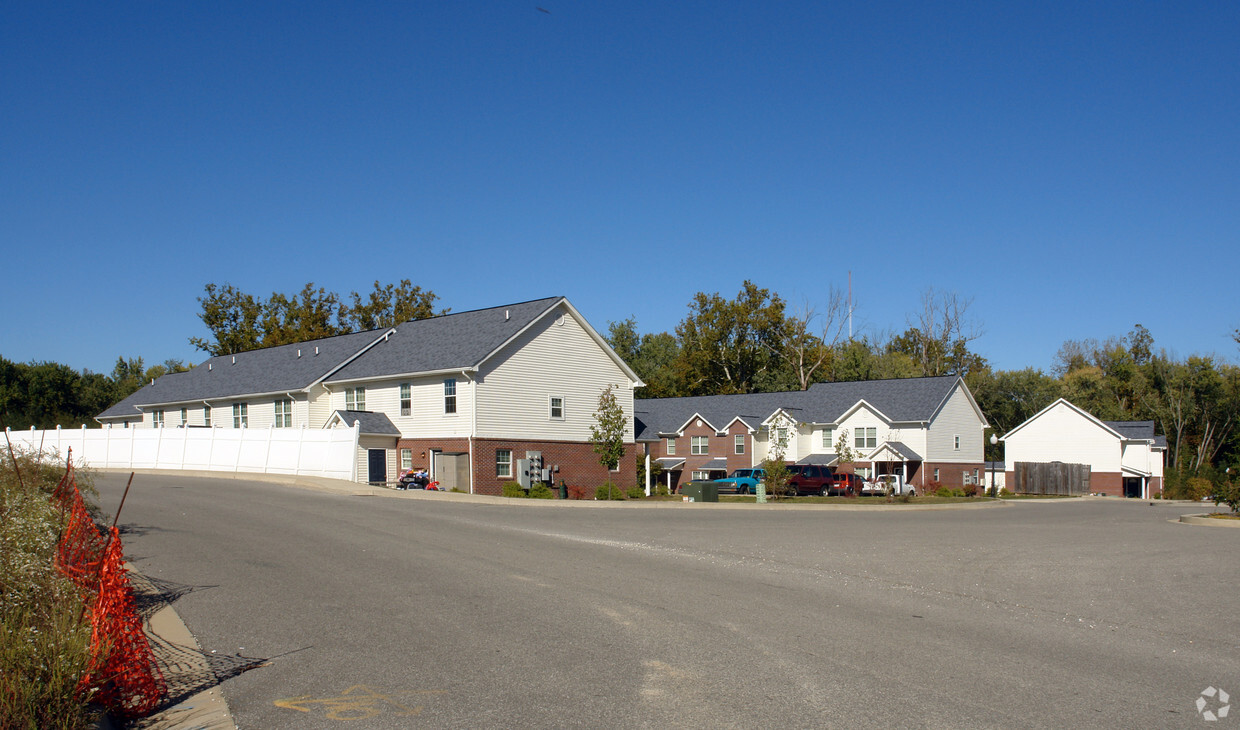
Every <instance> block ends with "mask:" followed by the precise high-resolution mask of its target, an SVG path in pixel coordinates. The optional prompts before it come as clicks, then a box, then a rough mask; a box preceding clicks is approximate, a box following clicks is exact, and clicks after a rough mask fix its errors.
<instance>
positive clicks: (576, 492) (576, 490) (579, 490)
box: [568, 484, 586, 499]
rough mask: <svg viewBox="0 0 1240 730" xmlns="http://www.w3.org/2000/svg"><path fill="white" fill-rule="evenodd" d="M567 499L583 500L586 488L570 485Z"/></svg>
mask: <svg viewBox="0 0 1240 730" xmlns="http://www.w3.org/2000/svg"><path fill="white" fill-rule="evenodd" d="M568 498H569V499H585V498H586V488H585V487H579V486H576V485H573V484H570V485H569V486H568Z"/></svg>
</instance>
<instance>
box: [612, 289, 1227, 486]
mask: <svg viewBox="0 0 1240 730" xmlns="http://www.w3.org/2000/svg"><path fill="white" fill-rule="evenodd" d="M969 305H970V300H968V299H965V298H962V297H960V296H959V295H956V294H954V293H942V292H935V291H934V290H927V291H926V292H925V293H924V294H923V296H922V299H921V307H920V309H919V310H918V311H916V312H913V313H912V314H910V315H909V317H908V324H907V327H906V329H905V330H903V331H901V332H899V333H896V334H893V335H888V336H873V335H861V336H856V337H848V336H846V335H845V334H844V333H843V329H844V325H845V323H846V322H847V316H848V310H847V306H848V305H847V304H846V303H845V302H844V301H843V300H842V298H841V297H840V295H839V293H838V292H837V291H834V290H833V291H831V292H829V293H828V294H827V296H826V301H825V303H824V304H822V305H820V307H821V308H820V309H817V310H815V308H814V307H812V306H803V307H800V308H798V309H796V310H793V309H792V308H790V307H789V306H788V305H787V303H786V302H785V301H784V300H783V299H782V298H780V297H779V296H778V295H777V294H773V293H771V292H770V291H768V290H766V289H760V288H758V287H756V286H754V285H753V284H751V283H749V282H746V283H745V285H744V287H743V288H742V289H741V291H740V292H739V293H738V294H737V296H736V297H735V298H734V299H725V298H723V297H721V296H720V295H718V294H702V293H699V294H697V295H696V296H695V297H694V298H693V300H692V301H691V302H690V305H689V313H688V315H687V316H686V317H685V318H684V319H682V320H681V321H680V323H679V324H678V325H677V326H676V329H675V332H659V333H647V334H642V333H639V332H638V329H637V323H636V322H635V321H634V320H633V319H628V320H625V321H622V322H612V323H610V324H609V327H608V332H607V340H608V341H609V342H610V343H611V345H612V347H613V348H614V349H615V350H616V351H617V353H619V354H620V356H621V357H623V358H624V359H625V361H626V362H628V363H629V365H630V366H631V367H633V369H634V370H635V371H636V372H637V374H638V375H639V376H640V377H641V378H642V380H643V381H644V382H645V383H646V388H644V389H643V391H642V397H647V398H650V397H654V398H662V397H671V396H692V395H710V394H715V393H756V392H774V391H781V390H793V389H805V388H808V387H809V386H810V385H812V384H814V383H817V382H835V381H852V380H878V379H884V378H906V377H923V376H936V375H948V374H954V375H961V376H963V377H964V379H965V382H966V383H968V385H969V388H970V390H971V391H972V392H973V395H974V397H975V398H976V399H977V402H978V405H979V406H980V407H981V408H982V411H983V413H985V414H986V418H987V420H988V421H989V422H990V424H991V426H992V430H993V431H994V432H996V433H998V434H999V435H1002V434H1004V433H1006V432H1008V431H1010V430H1011V429H1013V428H1015V427H1016V426H1018V425H1020V424H1021V423H1023V422H1024V421H1025V420H1026V419H1028V418H1029V417H1031V416H1033V415H1034V414H1036V413H1037V412H1038V411H1040V410H1042V409H1043V408H1045V407H1046V406H1048V405H1050V404H1051V403H1053V402H1054V401H1055V400H1056V399H1058V398H1061V397H1062V398H1066V399H1068V400H1069V401H1070V402H1072V403H1073V404H1074V405H1076V406H1078V407H1080V408H1083V409H1085V410H1086V411H1088V412H1090V413H1092V414H1093V415H1095V416H1097V417H1098V418H1099V419H1101V420H1104V421H1154V422H1155V428H1156V430H1157V432H1158V433H1159V434H1165V435H1166V437H1167V471H1168V474H1167V483H1168V486H1169V487H1170V488H1172V489H1173V490H1174V489H1178V488H1180V487H1181V486H1183V485H1184V484H1186V483H1187V481H1188V480H1189V479H1190V478H1194V477H1196V478H1201V479H1207V480H1209V481H1211V482H1214V483H1219V482H1221V481H1226V480H1229V479H1230V478H1231V475H1230V474H1229V473H1228V472H1227V468H1228V467H1229V466H1231V465H1233V464H1236V465H1237V466H1240V464H1237V460H1238V457H1240V429H1237V420H1238V419H1240V368H1237V367H1236V366H1234V365H1231V364H1229V363H1226V362H1224V361H1222V360H1220V359H1219V358H1217V357H1215V356H1212V355H1191V356H1189V357H1187V358H1184V359H1180V358H1177V357H1175V356H1173V355H1172V354H1170V353H1168V352H1167V351H1166V350H1156V349H1155V347H1154V337H1153V335H1152V334H1151V333H1150V332H1149V330H1147V329H1146V328H1145V327H1143V326H1141V325H1140V324H1137V325H1136V326H1135V327H1134V328H1133V330H1132V331H1131V332H1129V333H1128V334H1127V335H1124V336H1116V337H1111V338H1109V339H1106V340H1102V341H1099V340H1084V341H1068V342H1065V343H1064V344H1063V346H1062V347H1061V348H1060V350H1059V352H1058V353H1056V355H1055V357H1054V360H1053V365H1052V368H1051V372H1049V373H1046V372H1043V371H1041V370H1038V369H1035V368H1026V369H1023V370H997V369H994V368H993V367H992V366H991V365H990V363H989V362H987V361H986V359H985V358H983V357H982V356H980V355H979V354H977V353H976V352H973V351H972V349H971V343H972V342H973V341H974V340H975V339H977V337H979V336H980V334H981V328H980V326H979V325H978V324H977V323H976V322H975V321H973V320H972V319H971V317H970V315H969ZM1232 337H1233V339H1235V340H1236V341H1237V343H1238V344H1240V331H1237V332H1234V333H1232ZM987 449H988V452H987V458H988V459H993V460H1001V459H1002V458H1003V453H1002V445H999V446H997V447H990V446H989V444H988V445H987ZM1235 471H1236V468H1235V467H1233V468H1232V472H1233V473H1234V472H1235Z"/></svg>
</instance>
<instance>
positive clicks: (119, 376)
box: [0, 357, 189, 429]
mask: <svg viewBox="0 0 1240 730" xmlns="http://www.w3.org/2000/svg"><path fill="white" fill-rule="evenodd" d="M188 369H189V366H187V365H185V364H184V363H182V362H180V361H179V360H166V361H164V362H163V363H162V364H160V365H154V366H151V367H146V365H145V364H144V363H143V361H142V358H140V357H138V358H124V357H118V358H117V359H116V367H114V368H113V369H112V373H111V374H110V375H103V374H101V373H92V372H91V371H89V370H82V371H80V372H79V371H77V370H74V369H73V368H71V367H69V366H68V365H61V364H60V363H54V362H32V363H15V362H11V361H9V360H6V359H5V358H4V357H0V428H3V427H8V428H13V429H26V428H30V427H31V426H34V427H35V428H39V429H43V428H55V427H56V426H63V427H66V428H70V427H73V428H76V427H78V426H81V425H82V424H86V425H87V426H91V427H93V426H97V425H98V424H97V423H96V422H95V416H97V415H99V414H100V413H102V412H103V411H105V410H107V409H108V408H109V407H110V406H112V405H113V404H114V403H117V402H119V401H121V400H123V399H124V398H126V397H128V396H129V395H130V394H131V393H133V392H134V391H136V390H137V389H138V388H141V387H142V386H143V385H144V384H146V383H149V382H151V381H152V380H154V379H155V378H158V377H159V376H161V375H164V374H165V373H179V372H183V371H185V370H188Z"/></svg>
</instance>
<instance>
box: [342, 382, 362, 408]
mask: <svg viewBox="0 0 1240 730" xmlns="http://www.w3.org/2000/svg"><path fill="white" fill-rule="evenodd" d="M344 409H345V410H346V411H364V410H366V389H365V388H345V389H344Z"/></svg>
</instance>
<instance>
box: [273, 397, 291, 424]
mask: <svg viewBox="0 0 1240 730" xmlns="http://www.w3.org/2000/svg"><path fill="white" fill-rule="evenodd" d="M292 427H293V401H291V400H289V399H287V398H285V399H283V400H278V401H276V428H292Z"/></svg>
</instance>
